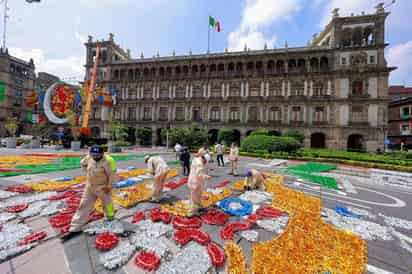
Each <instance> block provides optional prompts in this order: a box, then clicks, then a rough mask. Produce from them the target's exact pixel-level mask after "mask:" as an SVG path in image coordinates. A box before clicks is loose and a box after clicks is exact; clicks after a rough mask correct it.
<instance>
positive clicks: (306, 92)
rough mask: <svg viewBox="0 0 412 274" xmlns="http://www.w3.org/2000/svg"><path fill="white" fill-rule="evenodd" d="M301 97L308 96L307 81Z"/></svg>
mask: <svg viewBox="0 0 412 274" xmlns="http://www.w3.org/2000/svg"><path fill="white" fill-rule="evenodd" d="M303 95H304V96H307V95H308V81H306V80H305V82H304V84H303Z"/></svg>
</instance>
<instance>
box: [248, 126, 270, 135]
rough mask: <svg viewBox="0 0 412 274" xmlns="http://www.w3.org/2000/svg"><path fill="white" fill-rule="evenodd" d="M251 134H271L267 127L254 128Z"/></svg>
mask: <svg viewBox="0 0 412 274" xmlns="http://www.w3.org/2000/svg"><path fill="white" fill-rule="evenodd" d="M250 135H251V136H254V135H269V131H268V130H267V129H264V128H260V129H257V130H254V131H253V132H252V133H251V134H250Z"/></svg>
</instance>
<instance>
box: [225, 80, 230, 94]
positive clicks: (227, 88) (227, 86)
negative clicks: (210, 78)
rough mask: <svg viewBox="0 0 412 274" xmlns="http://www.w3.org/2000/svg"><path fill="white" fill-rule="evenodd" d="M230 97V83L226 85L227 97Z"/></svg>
mask: <svg viewBox="0 0 412 274" xmlns="http://www.w3.org/2000/svg"><path fill="white" fill-rule="evenodd" d="M229 95H230V83H226V97H229Z"/></svg>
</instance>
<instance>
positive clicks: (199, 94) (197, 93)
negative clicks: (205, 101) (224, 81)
mask: <svg viewBox="0 0 412 274" xmlns="http://www.w3.org/2000/svg"><path fill="white" fill-rule="evenodd" d="M193 97H194V98H203V86H202V85H193Z"/></svg>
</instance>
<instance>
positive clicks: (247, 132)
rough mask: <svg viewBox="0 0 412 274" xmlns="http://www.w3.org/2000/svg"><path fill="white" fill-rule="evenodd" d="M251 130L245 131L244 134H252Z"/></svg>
mask: <svg viewBox="0 0 412 274" xmlns="http://www.w3.org/2000/svg"><path fill="white" fill-rule="evenodd" d="M253 131H254V130H248V131H246V136H249V135H250V134H252V132H253Z"/></svg>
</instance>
